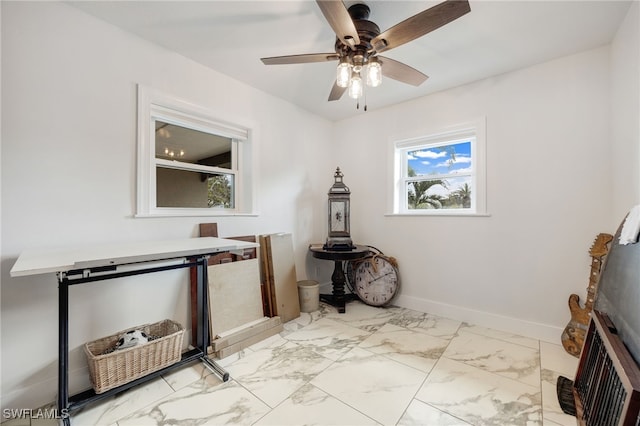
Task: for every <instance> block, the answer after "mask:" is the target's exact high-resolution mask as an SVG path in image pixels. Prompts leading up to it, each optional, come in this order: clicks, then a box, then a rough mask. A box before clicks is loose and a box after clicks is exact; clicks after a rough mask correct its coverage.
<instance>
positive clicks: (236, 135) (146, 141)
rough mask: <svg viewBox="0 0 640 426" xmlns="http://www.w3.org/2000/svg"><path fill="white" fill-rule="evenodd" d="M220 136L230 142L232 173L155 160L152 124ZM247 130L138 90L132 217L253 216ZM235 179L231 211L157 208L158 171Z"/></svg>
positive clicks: (189, 105) (190, 106)
mask: <svg viewBox="0 0 640 426" xmlns="http://www.w3.org/2000/svg"><path fill="white" fill-rule="evenodd" d="M157 120H159V121H163V122H165V123H169V124H174V125H177V126H182V127H185V128H189V129H193V130H197V131H201V132H205V133H210V134H214V135H219V136H223V137H226V138H229V139H231V141H232V142H231V158H232V165H231V168H230V169H225V168H219V167H211V166H204V165H199V164H193V163H186V162H180V161H169V160H164V159H160V158H156V155H155V134H156V132H155V122H156V121H157ZM252 135H253V131H252V129H251V128H249V127H247V126H244V125H240V124H235V123H231V122H229V121H224V120H220V119H218V118H217V117H214V116H213V115H212V114H211V112H210V111H208V110H206V109H205V108H203V107H200V106H197V105H194V104H192V103H189V102H186V101H183V100H181V99H178V98H175V97H173V96H170V95H167V94H164V93H162V92H160V91H157V90H154V89H151V88H148V87H145V86H142V85H138V170H137V172H138V176H137V186H138V191H137V212H136V217H152V216H235V215H254V214H253V213H252V207H253V204H254V203H253V191H252V189H253V184H252V182H253V179H252V176H253V175H254V174H253V164H252V155H251V148H252V143H251V142H252ZM157 167H164V168H173V169H179V170H186V171H194V172H203V173H212V174H225V175H233V181H234V184H233V197H234V200H233V208H220V207H218V208H215V207H214V208H181V207H158V206H157V202H156V201H157V200H156V168H157Z"/></svg>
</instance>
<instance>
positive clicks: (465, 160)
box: [436, 155, 471, 167]
mask: <svg viewBox="0 0 640 426" xmlns="http://www.w3.org/2000/svg"><path fill="white" fill-rule="evenodd" d="M465 163H467V164H470V163H471V157H465V156H462V155H456V160H455V161H453V164H465ZM451 164H452V162H451V161H450V160H447V161H443V162H441V163H438V164H437V165H436V167H450V166H451Z"/></svg>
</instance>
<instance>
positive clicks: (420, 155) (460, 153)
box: [407, 141, 471, 176]
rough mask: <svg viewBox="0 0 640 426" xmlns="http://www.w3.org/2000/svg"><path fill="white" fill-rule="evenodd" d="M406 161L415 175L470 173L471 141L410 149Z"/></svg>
mask: <svg viewBox="0 0 640 426" xmlns="http://www.w3.org/2000/svg"><path fill="white" fill-rule="evenodd" d="M454 158H455V159H454ZM407 162H408V163H409V167H411V168H413V170H414V171H415V172H416V175H417V176H437V175H445V174H446V175H448V174H458V173H471V142H470V141H463V142H459V143H455V144H450V145H443V146H439V147H433V148H428V149H420V150H416V151H411V152H409V153H408V155H407Z"/></svg>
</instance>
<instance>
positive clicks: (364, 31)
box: [261, 0, 471, 108]
mask: <svg viewBox="0 0 640 426" xmlns="http://www.w3.org/2000/svg"><path fill="white" fill-rule="evenodd" d="M316 2H317V3H318V6H319V7H320V10H321V11H322V14H323V15H324V17H325V19H326V20H327V21H328V22H329V25H330V26H331V28H332V29H333V31H334V32H335V33H336V42H335V53H334V52H331V53H311V54H302V55H288V56H274V57H270V58H262V59H261V60H262V62H263V63H264V64H265V65H286V64H305V63H311V62H325V61H339V63H338V68H337V72H336V81H335V83H334V85H333V88H332V89H331V93H330V94H329V101H336V100H338V99H340V98H341V97H342V95H343V94H344V92H345V91H347V89H348V90H349V96H350V97H351V98H353V99H358V98H360V97H361V96H362V94H363V89H364V84H365V81H366V84H367V85H368V86H371V87H376V86H379V85H380V83H381V82H382V76H383V75H384V76H385V77H388V78H391V79H394V80H397V81H400V82H403V83H407V84H411V85H413V86H419V85H420V84H422V83H423V82H424V81H425V80H426V79H427V78H428V77H427V76H426V75H425V74H423V73H421V72H420V71H418V70H416V69H414V68H412V67H410V66H409V65H406V64H403V63H402V62H398V61H394V60H393V59H391V58H387V57H385V56H380V55H378V54H379V53H382V52H385V51H387V50H390V49H393V48H394V47H398V46H400V45H403V44H405V43H408V42H410V41H412V40H415V39H417V38H419V37H422V36H423V35H425V34H427V33H430V32H431V31H433V30H436V29H438V28H440V27H442V26H443V25H446V24H448V23H449V22H451V21H453V20H455V19H458V18H459V17H461V16H462V15H464V14H466V13H468V12H470V11H471V8H470V7H469V2H468V0H446V1H444V2H443V3H440V4H437V5H436V6H433V7H431V8H429V9H426V10H424V11H422V12H420V13H418V14H416V15H414V16H412V17H410V18H408V19H405V20H404V21H402V22H400V23H399V24H396V25H395V26H393V27H391V28H389V29H388V30H386V31H384V32H380V28H379V27H378V26H377V25H376V24H375V23H373V22H371V21H369V20H368V18H369V13H370V11H371V10H370V9H369V6H367V5H366V4H363V3H358V4H354V5H352V6H351V7H349V9H347V7H346V6H345V5H344V3H343V2H342V1H339V0H338V1H336V0H316ZM363 78H365V81H363ZM365 108H366V107H365Z"/></svg>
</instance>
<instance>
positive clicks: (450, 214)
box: [385, 211, 491, 217]
mask: <svg viewBox="0 0 640 426" xmlns="http://www.w3.org/2000/svg"><path fill="white" fill-rule="evenodd" d="M412 216H418V217H429V216H430V217H491V214H490V213H462V212H444V211H438V212H431V211H430V212H428V213H426V212H425V213H423V212H420V213H385V217H412Z"/></svg>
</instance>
